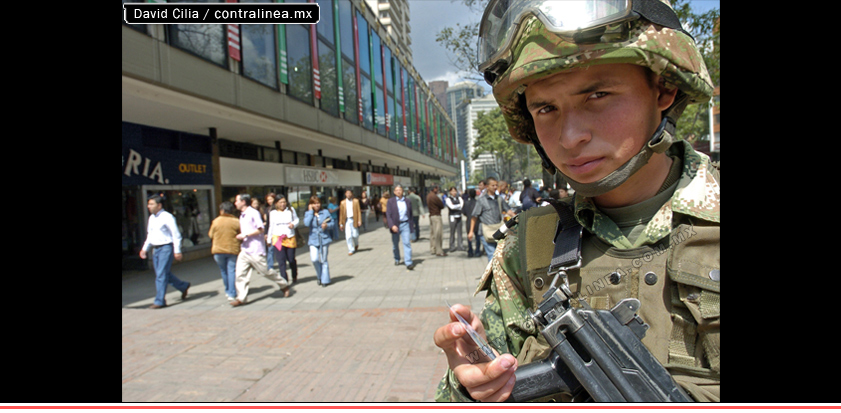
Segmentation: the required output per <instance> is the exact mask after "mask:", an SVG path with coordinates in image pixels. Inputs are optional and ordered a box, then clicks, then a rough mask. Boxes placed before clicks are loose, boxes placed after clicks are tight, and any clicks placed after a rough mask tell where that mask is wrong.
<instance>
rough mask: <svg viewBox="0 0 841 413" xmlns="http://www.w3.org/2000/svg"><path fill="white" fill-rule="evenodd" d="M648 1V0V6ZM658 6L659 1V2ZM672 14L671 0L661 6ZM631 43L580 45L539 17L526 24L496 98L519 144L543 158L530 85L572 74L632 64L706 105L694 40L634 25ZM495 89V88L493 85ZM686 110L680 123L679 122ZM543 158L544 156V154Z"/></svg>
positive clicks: (706, 81) (708, 85) (496, 83)
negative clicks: (527, 97)
mask: <svg viewBox="0 0 841 413" xmlns="http://www.w3.org/2000/svg"><path fill="white" fill-rule="evenodd" d="M643 1H644V0H643ZM655 1H657V0H655ZM659 1H662V2H663V3H665V4H666V5H668V6H669V8H671V5H670V4H669V3H668V1H667V0H659ZM629 25H630V27H629V28H626V29H625V30H629V32H628V36H627V37H623V38H626V39H627V40H624V41H619V42H611V41H607V42H604V39H605V37H602V40H601V41H602V42H597V43H589V44H576V43H575V42H573V41H571V40H568V39H565V38H564V37H562V36H560V35H557V34H555V33H553V32H551V31H550V30H549V29H547V28H546V27H545V25H544V24H543V23H542V22H541V21H540V20H539V19H537V18H536V17H534V16H531V17H530V18H528V19H527V20H525V21H524V22H523V23H522V29H521V30H520V33H519V38H518V39H515V42H514V43H513V45H512V46H511V47H512V50H511V57H512V58H511V63H510V65H509V66H508V67H507V69H505V71H504V72H502V73H500V74H499V76H498V77H496V78H495V79H493V81H492V86H493V94H494V98H495V99H496V101H497V103H498V104H499V107H500V109H501V110H502V114H503V117H504V118H505V121H506V124H507V126H508V130H509V132H510V133H511V137H512V138H514V140H516V141H518V142H520V143H525V144H535V143H537V145H535V146H536V147H537V148H538V152H542V148H540V147H539V141H538V140H537V136H536V134H535V128H534V124H533V122H532V119H531V115H530V114H528V113H527V112H526V111H525V110H524V107H525V105H524V104H523V102H521V100H523V99H524V95H523V93H524V91H525V86H524V85H525V84H526V83H527V82H531V81H534V80H538V79H541V78H544V77H548V76H551V75H554V74H556V73H560V72H563V71H566V70H569V69H573V68H582V67H588V66H591V65H599V64H611V63H630V64H635V65H640V66H644V67H647V68H649V69H651V70H652V71H653V72H654V73H655V74H657V75H660V76H662V77H663V78H664V79H665V80H666V82H667V83H668V84H671V85H674V86H677V88H678V89H679V90H680V91H681V92H683V94H685V95H686V99H685V100H688V102H685V103H696V102H707V101H709V99H710V97H711V96H712V93H713V85H712V81H711V80H710V76H709V73H708V72H707V68H706V65H705V64H704V60H703V58H702V57H701V54H700V52H699V51H698V49H697V47H696V46H695V42H694V40H693V39H692V38H691V37H690V36H689V35H687V34H686V33H683V32H682V31H681V30H675V29H672V28H668V27H664V26H659V25H655V24H653V23H650V22H649V21H647V20H644V19H639V20H635V21H632V22H630V23H629ZM489 83H490V82H489ZM682 110H683V107H681V108H680V109H679V110H678V113H676V114H675V118H677V117H679V116H680V113H679V112H680V111H682ZM541 156H544V154H541Z"/></svg>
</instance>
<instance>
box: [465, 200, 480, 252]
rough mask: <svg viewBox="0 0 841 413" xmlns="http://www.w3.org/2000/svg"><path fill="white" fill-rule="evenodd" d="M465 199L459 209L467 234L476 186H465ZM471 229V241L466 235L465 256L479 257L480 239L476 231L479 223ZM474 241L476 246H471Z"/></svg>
mask: <svg viewBox="0 0 841 413" xmlns="http://www.w3.org/2000/svg"><path fill="white" fill-rule="evenodd" d="M466 193H467V200H466V201H464V207H463V208H462V209H461V210H462V212H463V214H462V216H463V220H464V230H465V232H467V233H468V234H470V221H471V217H472V215H471V214H472V213H473V208H474V207H475V206H476V188H467V192H466ZM473 230H474V231H475V232H474V233H473V237H472V239H473V241H471V237H470V235H468V236H467V258H473V257H479V256H481V255H482V252H480V251H482V241H481V240H480V239H479V237H478V236H477V234H476V233H477V232H478V231H479V225H476V226H475V227H474V228H473ZM474 241H475V242H476V248H475V249H474V248H473V242H474Z"/></svg>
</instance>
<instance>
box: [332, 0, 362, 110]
mask: <svg viewBox="0 0 841 413" xmlns="http://www.w3.org/2000/svg"><path fill="white" fill-rule="evenodd" d="M337 1H338V2H339V35H340V40H341V44H342V50H341V52H342V89H343V92H344V95H345V120H346V121H348V122H350V123H353V124H354V125H357V124H359V109H358V108H359V101H358V98H359V95H358V94H357V90H356V87H357V85H356V60H355V56H354V52H353V3H351V2H350V0H337Z"/></svg>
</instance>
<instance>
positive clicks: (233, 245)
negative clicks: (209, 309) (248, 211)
mask: <svg viewBox="0 0 841 413" xmlns="http://www.w3.org/2000/svg"><path fill="white" fill-rule="evenodd" d="M237 234H239V218H237V217H236V209H235V208H234V204H233V203H231V202H230V201H225V202H223V203H222V204H220V205H219V216H218V217H216V218H215V219H214V220H213V222H212V223H211V224H210V232H209V233H208V234H207V235H208V236H210V241H211V243H212V246H211V248H210V253H211V254H213V259H214V260H215V261H216V264H218V265H219V270H220V271H222V283H223V284H224V285H225V295H227V296H228V301H233V300H234V299H235V298H236V296H237V287H236V285H235V284H234V282H235V279H236V276H237V274H236V267H237V255H239V246H240V241H239V240H238V239H237Z"/></svg>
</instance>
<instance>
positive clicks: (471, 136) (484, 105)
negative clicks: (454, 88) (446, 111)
mask: <svg viewBox="0 0 841 413" xmlns="http://www.w3.org/2000/svg"><path fill="white" fill-rule="evenodd" d="M494 109H499V105H497V103H496V100H495V99H494V97H493V94H490V93H489V94H488V95H487V96H484V97H481V98H476V99H472V100H471V101H470V104H469V105H468V109H467V112H468V113H469V116H468V117H467V131H468V133H467V139H466V145H467V146H466V148H467V159H470V168H469V170H470V175H471V176H472V175H473V174H475V173H476V171H477V170H478V171H484V169H485V165H489V166H490V168H489V169H493V166H494V162H495V161H494V157H493V155H491V154H489V153H482V154H480V155H479V156H478V157H477V158H476V159H475V160H474V159H473V152H474V149H473V145H474V144H475V142H476V138H477V137H478V132H477V131H476V128H475V127H474V126H473V124H474V123H475V122H476V118H477V117H478V116H479V113H480V112H485V113H487V112H490V111H492V110H494ZM512 144H513V141H512Z"/></svg>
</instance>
